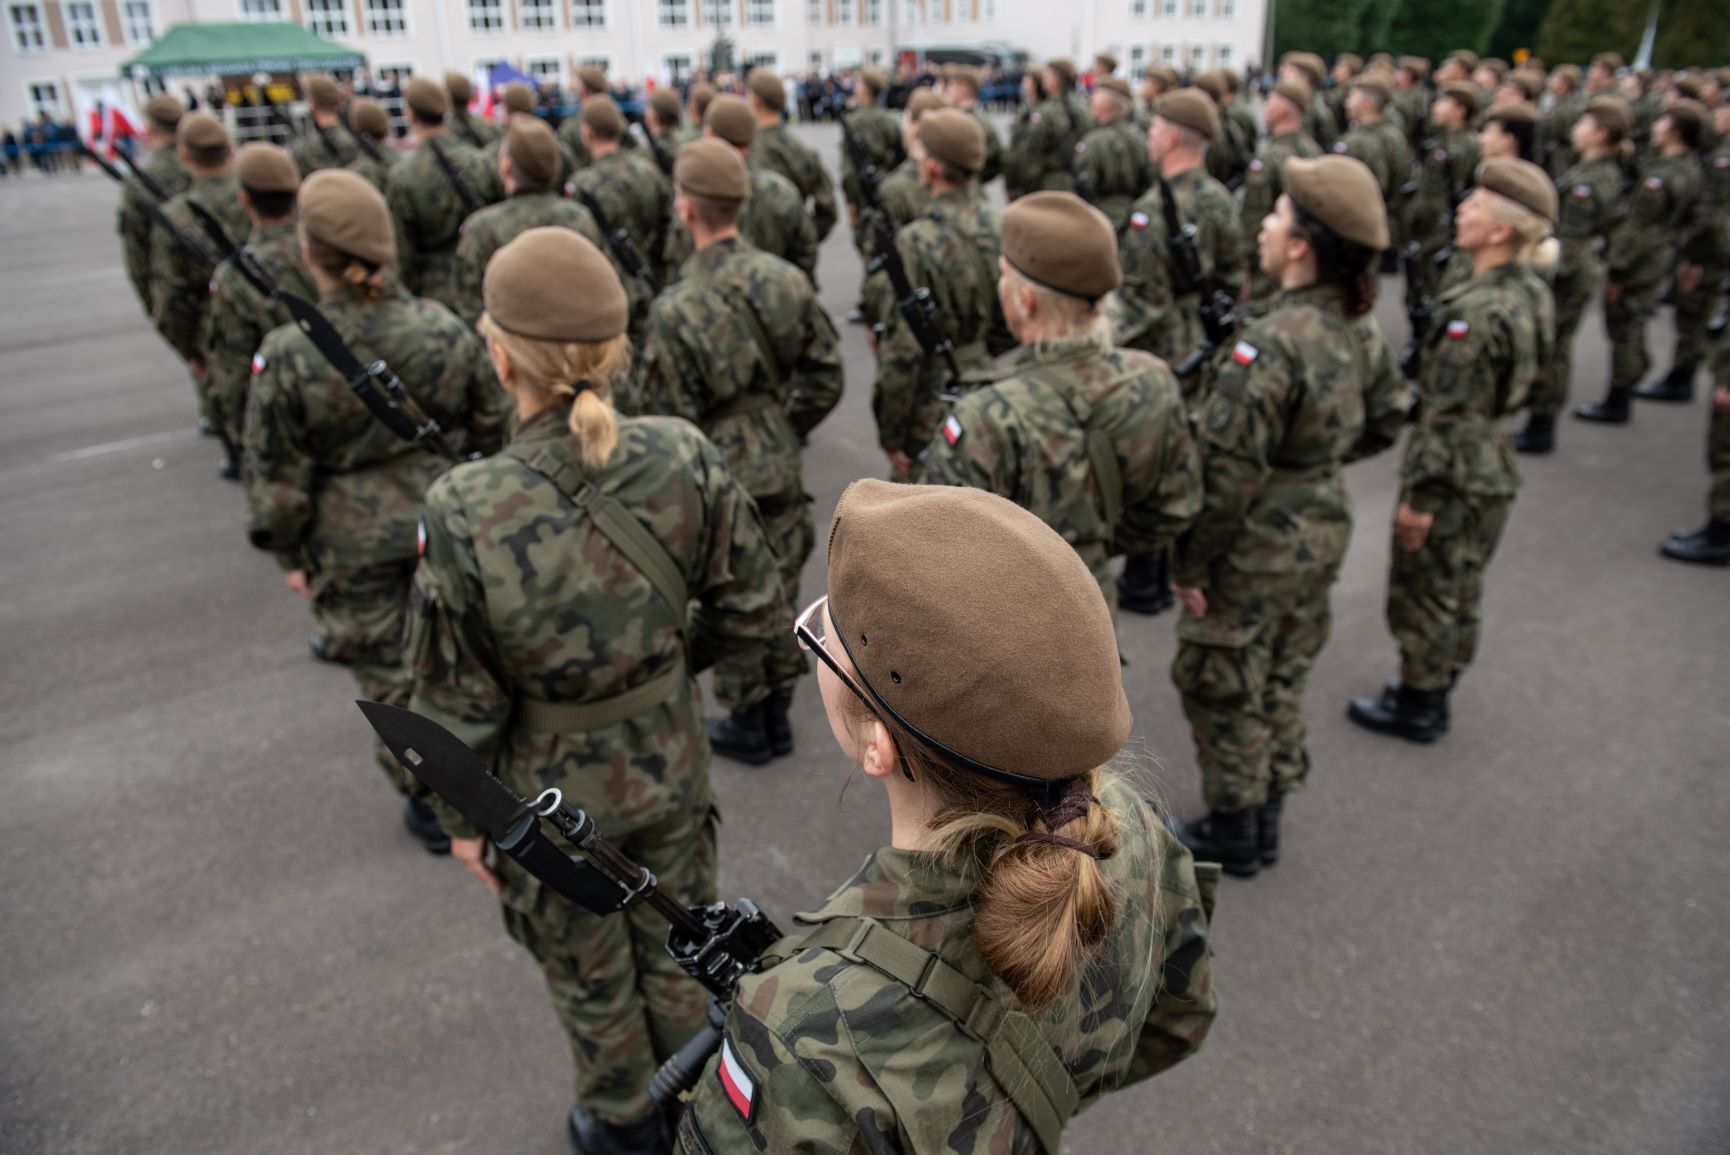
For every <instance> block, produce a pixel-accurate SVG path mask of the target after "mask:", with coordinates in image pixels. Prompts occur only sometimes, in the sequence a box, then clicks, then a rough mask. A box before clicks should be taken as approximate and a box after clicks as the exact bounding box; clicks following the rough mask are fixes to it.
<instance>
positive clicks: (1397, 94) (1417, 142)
mask: <svg viewBox="0 0 1730 1155" xmlns="http://www.w3.org/2000/svg"><path fill="white" fill-rule="evenodd" d="M1388 108H1389V109H1390V110H1397V111H1398V112H1399V114H1400V115H1399V123H1400V129H1401V131H1403V132H1404V133H1405V134H1406V147H1407V148H1409V149H1411V150H1412V151H1413V152H1414V153H1416V152H1417V150H1418V149H1419V148H1420V147H1422V145H1423V140H1424V133H1425V131H1426V130H1427V129H1428V128H1429V124H1430V95H1429V90H1428V89H1426V88H1425V87H1424V86H1423V85H1421V84H1414V85H1412V86H1411V87H1410V88H1398V89H1395V90H1394V101H1393V103H1392V104H1390V105H1388Z"/></svg>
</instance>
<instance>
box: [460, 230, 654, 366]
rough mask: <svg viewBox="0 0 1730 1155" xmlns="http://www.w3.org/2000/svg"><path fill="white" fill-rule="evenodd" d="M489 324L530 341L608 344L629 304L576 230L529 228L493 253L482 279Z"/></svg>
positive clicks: (621, 327) (606, 264)
mask: <svg viewBox="0 0 1730 1155" xmlns="http://www.w3.org/2000/svg"><path fill="white" fill-rule="evenodd" d="M481 299H482V302H483V303H484V305H485V307H486V313H487V316H489V317H491V318H492V319H493V324H495V325H497V326H498V327H499V328H501V329H503V330H504V331H505V332H507V333H511V334H513V335H515V336H518V337H527V338H529V339H530V340H533V341H610V340H612V339H613V338H614V337H617V336H618V335H619V334H620V333H623V332H624V331H625V321H626V318H627V316H628V315H629V313H630V302H629V301H628V300H626V298H625V287H624V286H623V285H621V284H619V274H618V273H616V272H614V271H613V265H612V262H611V261H609V260H607V258H606V255H605V254H604V253H602V252H601V250H599V249H597V248H596V247H595V246H594V245H593V244H592V243H590V241H589V239H588V238H587V237H585V236H583V235H582V234H581V233H579V232H577V231H576V230H574V229H567V228H560V227H557V226H553V227H548V228H539V229H529V230H528V231H526V232H523V233H520V234H518V236H517V238H516V240H514V241H512V242H511V243H510V244H508V245H506V246H505V247H504V248H502V249H500V250H499V251H498V252H496V253H494V254H493V259H492V260H490V261H488V262H487V271H486V273H485V274H483V276H482V279H481Z"/></svg>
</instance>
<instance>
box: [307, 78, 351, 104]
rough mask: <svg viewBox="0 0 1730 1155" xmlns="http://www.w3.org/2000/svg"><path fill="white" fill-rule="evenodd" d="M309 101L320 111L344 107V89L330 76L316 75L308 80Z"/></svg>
mask: <svg viewBox="0 0 1730 1155" xmlns="http://www.w3.org/2000/svg"><path fill="white" fill-rule="evenodd" d="M306 100H307V103H308V104H310V105H312V106H313V107H314V108H316V109H318V110H319V111H320V112H331V111H334V110H335V109H338V108H341V107H342V89H341V88H339V87H337V83H336V81H334V80H332V79H331V78H330V77H328V76H315V77H313V78H312V79H311V80H309V81H307V82H306Z"/></svg>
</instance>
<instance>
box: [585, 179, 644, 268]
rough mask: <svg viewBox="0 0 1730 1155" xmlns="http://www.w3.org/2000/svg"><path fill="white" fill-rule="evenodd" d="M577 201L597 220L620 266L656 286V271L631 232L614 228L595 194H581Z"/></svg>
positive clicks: (623, 228)
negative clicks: (640, 249) (650, 266)
mask: <svg viewBox="0 0 1730 1155" xmlns="http://www.w3.org/2000/svg"><path fill="white" fill-rule="evenodd" d="M577 199H578V200H579V201H581V202H583V207H584V208H586V209H588V210H589V215H590V216H592V217H594V218H595V224H597V225H599V226H600V229H601V235H602V236H603V237H606V238H607V247H608V248H609V249H612V250H613V256H615V257H617V258H618V259H619V264H620V265H621V266H622V267H623V268H624V270H625V272H627V273H629V274H630V275H631V276H633V277H635V278H637V279H638V280H639V281H643V282H645V283H647V284H649V285H651V286H652V285H654V283H655V274H654V270H652V269H650V268H649V262H648V261H645V260H644V259H643V254H642V253H641V252H640V251H638V249H637V242H636V240H635V239H634V238H633V237H632V236H631V233H630V230H629V229H627V228H625V226H623V225H620V226H618V227H617V228H614V227H613V225H612V223H611V222H610V221H608V220H607V212H606V210H605V209H603V208H602V207H601V205H600V202H599V201H597V200H595V198H594V194H592V193H587V192H579V193H578V194H577Z"/></svg>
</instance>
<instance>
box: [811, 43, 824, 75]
mask: <svg viewBox="0 0 1730 1155" xmlns="http://www.w3.org/2000/svg"><path fill="white" fill-rule="evenodd" d="M809 63H810V65H811V71H812V72H821V71H823V54H822V53H821V52H819V51H818V50H817V49H815V48H813V49H812V50H811V56H810V58H809Z"/></svg>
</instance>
